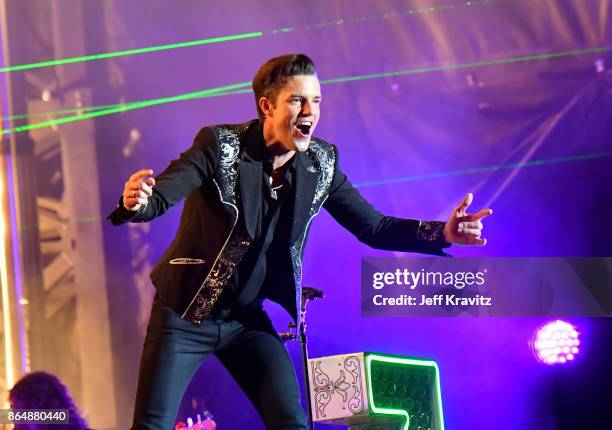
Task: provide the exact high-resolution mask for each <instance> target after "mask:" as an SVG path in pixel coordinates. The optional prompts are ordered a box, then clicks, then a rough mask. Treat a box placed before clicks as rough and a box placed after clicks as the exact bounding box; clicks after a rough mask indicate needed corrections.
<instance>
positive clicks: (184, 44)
mask: <svg viewBox="0 0 612 430" xmlns="http://www.w3.org/2000/svg"><path fill="white" fill-rule="evenodd" d="M261 36H263V33H262V32H261V31H256V32H252V33H241V34H233V35H231V36H221V37H211V38H207V39H200V40H192V41H189V42H180V43H170V44H167V45H155V46H148V47H145V48H137V49H127V50H123V51H115V52H105V53H102V54H93V55H83V56H80V57H69V58H60V59H57V60H50V61H41V62H37V63H29V64H20V65H17V66H9V67H3V68H0V73H8V72H15V71H17V70H29V69H39V68H42V67H49V66H59V65H61V64H72V63H81V62H85V61H93V60H102V59H105V58H114V57H123V56H126V55H137V54H145V53H147V52H158V51H167V50H170V49H177V48H187V47H190V46H200V45H209V44H213V43H221V42H229V41H231V40H241V39H249V38H253V37H261Z"/></svg>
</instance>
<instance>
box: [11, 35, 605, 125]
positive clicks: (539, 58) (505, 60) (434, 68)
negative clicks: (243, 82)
mask: <svg viewBox="0 0 612 430" xmlns="http://www.w3.org/2000/svg"><path fill="white" fill-rule="evenodd" d="M609 51H612V45H610V46H603V47H596V48H587V49H574V50H569V51H555V52H547V53H542V54H531V55H520V56H515V57H507V58H499V59H494V60H484V61H474V62H469V63H460V64H449V65H441V66H432V67H419V68H414V69H407V70H399V71H394V72H385V73H371V74H365V75H356V76H344V77H340V78H332V79H324V80H322V81H321V83H322V84H337V83H344V82H351V81H362V80H368V79H379V78H388V77H394V76H407V75H416V74H425V73H434V72H442V71H450V70H459V69H467V68H477V67H485V66H492V65H502V64H511V63H520V62H529V61H542V60H548V59H555V58H563V57H571V56H578V55H589V54H596V53H601V52H609ZM211 91H212V90H211ZM247 92H250V91H244V93H247ZM197 93H198V92H195V93H187V94H186V96H188V95H189V94H197ZM233 94H234V93H233ZM177 97H181V96H177ZM187 98H194V99H197V98H203V97H199V96H197V95H196V96H191V97H187ZM168 99H171V98H168ZM136 103H139V102H136ZM157 104H158V103H157ZM119 106H120V105H109V106H107V107H108V109H113V108H118V107H119ZM122 106H129V105H122ZM98 109H101V107H88V108H80V109H70V110H65V111H51V112H43V113H40V114H37V115H48V116H52V115H53V114H57V113H59V112H83V111H88V110H98ZM127 110H129V109H127ZM21 117H22V118H23V117H25V116H21ZM5 119H6V118H5ZM83 119H86V118H83ZM37 124H39V123H37ZM37 128H38V127H37ZM13 131H17V128H15V129H13ZM5 133H7V130H2V132H1V133H0V134H5Z"/></svg>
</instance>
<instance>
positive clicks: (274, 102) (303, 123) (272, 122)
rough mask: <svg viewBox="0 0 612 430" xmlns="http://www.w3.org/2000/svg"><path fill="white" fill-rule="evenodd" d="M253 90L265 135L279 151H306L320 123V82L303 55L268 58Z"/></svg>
mask: <svg viewBox="0 0 612 430" xmlns="http://www.w3.org/2000/svg"><path fill="white" fill-rule="evenodd" d="M253 92H254V93H255V101H256V103H257V112H258V114H259V121H260V122H262V123H263V124H264V136H265V137H266V140H271V141H272V142H271V143H274V144H276V145H279V149H280V150H285V151H306V149H308V145H309V143H310V137H311V136H312V134H313V132H314V129H315V127H316V126H317V122H318V121H319V102H320V101H321V85H320V84H319V78H318V77H317V69H316V67H315V65H314V63H313V62H312V60H311V59H310V58H308V57H307V56H306V55H304V54H289V55H282V56H280V57H275V58H272V59H270V60H268V61H267V62H266V63H265V64H264V65H263V66H261V67H260V68H259V70H258V71H257V73H256V74H255V77H254V78H253Z"/></svg>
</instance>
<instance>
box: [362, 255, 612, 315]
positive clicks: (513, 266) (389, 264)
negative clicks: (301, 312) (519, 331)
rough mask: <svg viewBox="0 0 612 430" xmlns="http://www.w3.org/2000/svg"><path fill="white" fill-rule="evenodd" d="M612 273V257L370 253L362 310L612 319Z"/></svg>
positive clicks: (368, 312) (364, 273)
mask: <svg viewBox="0 0 612 430" xmlns="http://www.w3.org/2000/svg"><path fill="white" fill-rule="evenodd" d="M593 273H599V276H595V277H594V276H593ZM611 273H612V259H610V258H484V259H483V258H480V259H479V258H432V257H422V258H409V257H406V258H366V259H364V260H363V261H362V273H361V284H362V285H361V294H362V314H363V315H364V316H463V315H465V316H468V315H471V316H551V315H555V316H611V315H612V309H610V303H609V300H606V298H607V297H608V296H609V294H610V293H609V291H610V288H612V277H611V275H610V274H611Z"/></svg>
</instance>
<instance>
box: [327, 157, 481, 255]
mask: <svg viewBox="0 0 612 430" xmlns="http://www.w3.org/2000/svg"><path fill="white" fill-rule="evenodd" d="M337 160H338V157H336V163H338V161H337ZM471 201H472V196H471V194H468V196H466V198H465V199H464V200H463V201H462V202H461V203H460V204H459V206H457V207H456V208H455V210H454V211H453V214H452V215H451V217H450V219H449V221H448V222H447V223H445V222H441V221H420V220H417V219H405V218H396V217H390V216H385V215H383V214H382V213H380V212H379V211H378V210H377V209H376V208H374V207H373V206H372V205H371V204H370V203H369V202H368V201H367V200H365V199H364V198H363V197H362V196H361V194H360V193H359V191H358V190H357V189H356V188H355V187H354V186H353V185H352V184H351V182H350V181H349V180H348V178H347V177H346V175H345V174H344V173H343V172H342V170H341V169H340V168H339V166H338V164H337V165H336V172H335V175H334V179H333V181H332V184H331V187H330V193H329V197H328V199H327V200H326V202H325V205H324V207H325V209H327V211H328V212H329V213H330V214H331V215H332V217H334V219H335V220H336V221H338V222H339V223H340V224H341V225H342V226H343V227H344V228H346V229H347V230H349V231H350V232H351V233H353V234H354V235H355V236H356V237H357V239H359V240H360V241H361V242H363V243H365V244H367V245H369V246H371V247H373V248H377V249H384V250H389V251H404V252H420V253H425V254H435V255H446V254H445V252H444V251H443V249H444V248H447V247H449V246H450V245H451V244H452V243H461V244H484V243H485V241H484V240H483V239H480V233H481V231H482V222H481V221H480V220H481V219H482V218H484V217H485V216H487V215H488V214H490V213H492V211H491V210H490V209H485V210H483V211H480V212H479V213H478V214H475V215H468V214H467V213H466V212H465V211H466V209H467V207H468V206H469V204H470V203H471ZM451 230H452V231H451Z"/></svg>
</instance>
